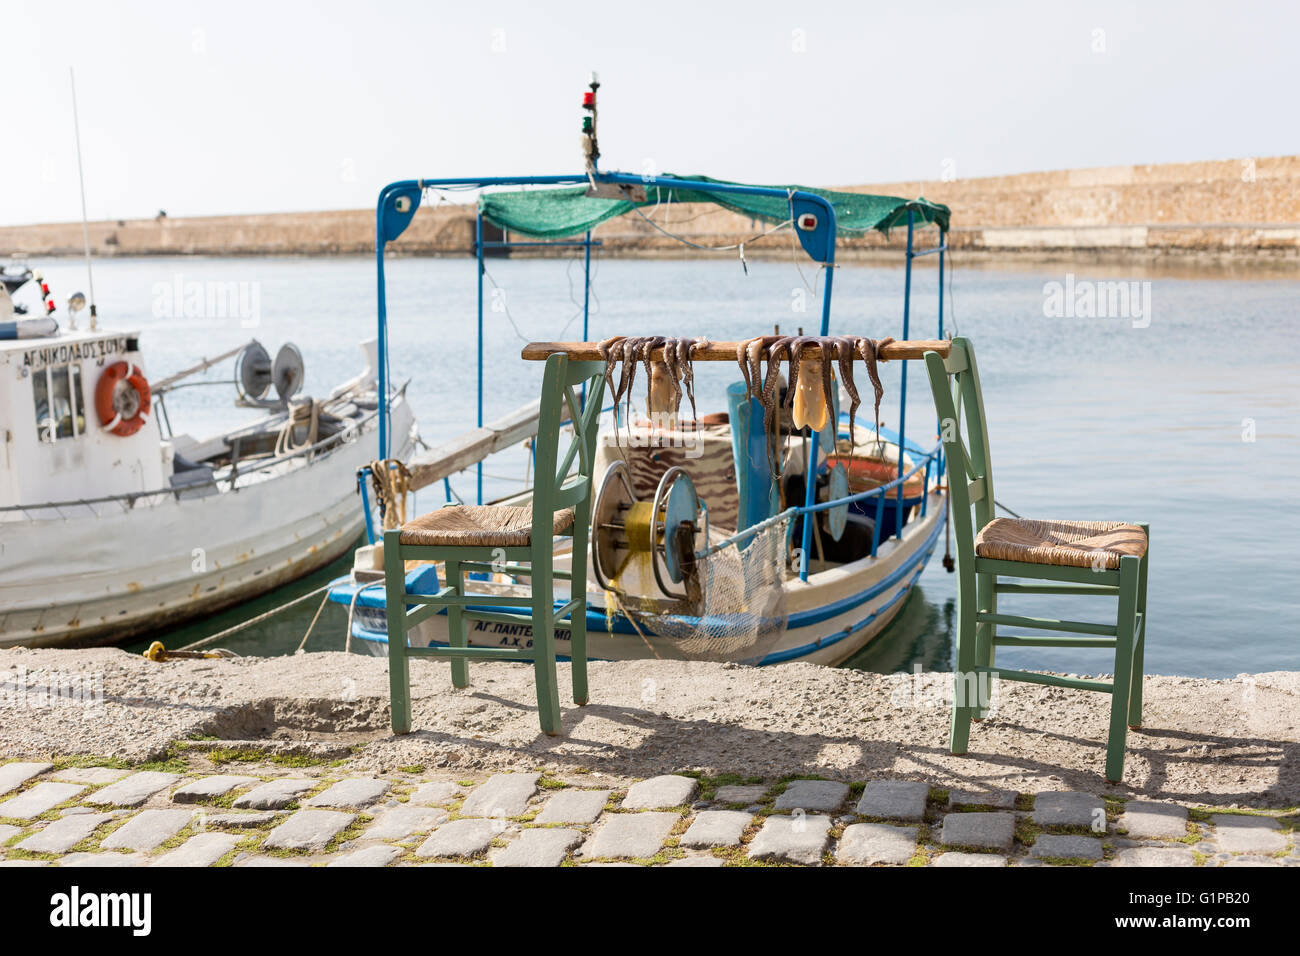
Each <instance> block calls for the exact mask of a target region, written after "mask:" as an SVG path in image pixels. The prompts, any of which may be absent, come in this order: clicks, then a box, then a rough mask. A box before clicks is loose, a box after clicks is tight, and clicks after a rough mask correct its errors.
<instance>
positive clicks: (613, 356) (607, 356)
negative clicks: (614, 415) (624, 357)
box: [596, 335, 626, 405]
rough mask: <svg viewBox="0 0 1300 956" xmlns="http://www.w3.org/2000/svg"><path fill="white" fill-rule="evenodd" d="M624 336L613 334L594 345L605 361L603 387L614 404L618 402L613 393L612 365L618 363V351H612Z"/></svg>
mask: <svg viewBox="0 0 1300 956" xmlns="http://www.w3.org/2000/svg"><path fill="white" fill-rule="evenodd" d="M625 338H626V336H624V335H615V336H611V337H610V338H607V339H604V340H603V341H601V342H599V343H597V345H596V348H597V349H598V350H599V351H600V357H601V359H603V360H604V362H605V388H606V390H607V391H608V392H609V394H610V396H611V398H612V399H613V401H614V404H615V405H617V404H618V396H617V395H615V394H614V366H615V365H617V364H618V356H619V353H618V352H616V351H614V347H615V346H616V345H618V343H619V342H622V341H623V339H625Z"/></svg>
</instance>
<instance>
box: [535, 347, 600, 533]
mask: <svg viewBox="0 0 1300 956" xmlns="http://www.w3.org/2000/svg"><path fill="white" fill-rule="evenodd" d="M584 385H585V386H586V404H585V405H584V404H583V398H582V394H583V386H584ZM604 390H605V364H604V363H603V362H575V361H573V360H572V359H570V358H569V357H568V356H567V355H563V354H559V353H557V354H555V355H552V356H550V357H549V358H548V359H547V360H546V370H545V372H544V373H543V375H542V401H541V409H540V411H539V413H538V420H537V445H536V452H535V456H534V475H535V477H534V478H533V540H534V541H549V540H550V539H551V535H552V530H551V529H552V523H551V522H552V516H553V515H554V514H555V512H557V511H560V510H562V509H564V508H574V509H575V510H577V509H579V508H585V507H587V506H588V503H589V501H590V499H591V491H592V470H593V468H594V463H595V458H596V433H597V431H598V430H599V426H600V406H601V400H602V398H603V397H604ZM566 419H568V420H570V421H571V423H572V428H573V435H572V437H571V439H570V441H569V443H568V446H567V448H566V450H565V452H564V454H563V456H561V454H560V442H561V440H562V438H563V437H564V422H565V420H566ZM575 461H576V462H577V464H578V470H577V473H576V474H573V475H570V473H569V472H570V470H571V469H572V468H573V465H574V462H575ZM566 479H567V480H566Z"/></svg>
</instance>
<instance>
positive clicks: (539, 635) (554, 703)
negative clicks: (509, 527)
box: [532, 541, 560, 737]
mask: <svg viewBox="0 0 1300 956" xmlns="http://www.w3.org/2000/svg"><path fill="white" fill-rule="evenodd" d="M550 546H551V543H550V542H549V541H547V542H545V544H543V545H542V547H547V548H549V547H550ZM534 550H535V551H536V549H534ZM536 557H537V555H536V554H534V561H533V566H532V569H533V582H532V583H533V680H534V682H535V683H536V684H537V716H538V719H539V720H540V721H541V724H542V732H543V733H546V734H549V735H550V736H552V737H554V736H556V735H557V734H559V732H560V687H559V680H558V678H557V675H556V673H555V588H554V578H552V576H551V556H550V554H546V555H545V556H544V557H543V559H542V560H541V561H538V560H536Z"/></svg>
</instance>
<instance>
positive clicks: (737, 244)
mask: <svg viewBox="0 0 1300 956" xmlns="http://www.w3.org/2000/svg"><path fill="white" fill-rule="evenodd" d="M632 211H633V212H634V213H636V214H637V215H638V216H640V217H641V218H642V219H644V220H645V221H646V222H648V223H650V225H651V226H653V227H654V228H655V229H658V230H659V231H660V232H662V233H663V234H664V235H665V236H667V237H668V238H669V239H673V240H676V241H677V242H680V243H681V244H682V245H684V246H690V247H691V248H692V249H700V250H702V251H704V252H733V251H735V250H736V249H739V248H741V247H742V246H743V245H745V243H747V242H754V241H755V240H757V239H762V238H763V237H764V236H770V235H771V234H772V233H774V232H776V231H777V230H779V229H784V228H785V227H786V226H791V225H794V221H793V220H791V219H786V220H785V221H784V222H778V223H777V224H776V225H775V226H773V227H772V228H771V229H765V230H764V231H763V232H760V233H758V234H757V235H754V236H750V237H749V238H748V239H745V240H743V241H741V242H733V243H732V244H731V245H729V246H705V245H701V244H700V243H698V242H691V240H689V239H687V238H685V237H684V236H679V235H677V234H676V233H672V232H669V231H668V230H667V229H665V228H664V227H663V226H661V225H659V223H657V222H655V221H654V220H653V219H651V218H650V217H649V216H647V215H646V214H645V213H643V212H642V211H641V207H639V206H633V207H632Z"/></svg>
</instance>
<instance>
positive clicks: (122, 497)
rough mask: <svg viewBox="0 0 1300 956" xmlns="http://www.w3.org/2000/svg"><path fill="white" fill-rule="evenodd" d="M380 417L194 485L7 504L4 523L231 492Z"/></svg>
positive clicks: (0, 510) (0, 513)
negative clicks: (48, 514)
mask: <svg viewBox="0 0 1300 956" xmlns="http://www.w3.org/2000/svg"><path fill="white" fill-rule="evenodd" d="M378 416H379V411H378V409H376V410H375V411H372V412H369V413H368V414H366V415H364V416H362V417H360V418H356V419H352V420H350V421H349V422H348V424H347V425H346V426H345V427H344V428H343V429H341V430H340V431H337V432H335V433H334V434H333V435H328V436H326V437H325V438H322V439H321V440H320V441H317V442H314V443H312V444H310V445H306V446H304V447H302V448H299V449H296V450H294V451H291V452H289V453H288V454H284V455H280V456H278V457H275V458H268V459H266V460H265V461H264V462H262V463H261V464H258V465H253V466H251V467H248V468H244V469H235V470H233V471H232V473H231V474H228V475H221V476H217V475H213V477H212V478H210V479H209V480H207V481H196V482H194V483H193V484H190V485H183V486H181V487H179V488H172V487H168V488H156V489H154V490H152V491H126V492H121V493H119V494H116V495H103V496H101V497H97V498H74V499H69V500H66V501H46V502H42V503H40V504H31V505H4V506H0V522H3V521H10V520H14V517H15V516H16V517H18V518H29V517H31V513H32V512H40V511H54V512H56V513H57V514H58V516H59V517H60V518H67V517H70V516H69V515H67V514H65V513H64V510H63V509H65V508H67V509H71V508H88V509H89V510H90V511H92V512H94V513H95V514H98V511H96V509H95V506H96V505H103V504H109V503H115V504H118V505H120V506H121V507H122V508H123V509H125V510H130V509H131V508H134V507H135V506H136V503H137V502H140V501H147V500H149V499H153V498H158V499H161V498H165V497H166V496H168V495H170V496H172V497H174V498H175V499H176V500H177V501H179V500H180V499H181V498H184V497H193V496H194V493H195V492H197V491H203V490H204V489H209V488H211V489H216V490H217V491H218V492H219V491H220V489H221V486H222V485H226V486H227V490H228V491H234V490H235V488H236V482H237V481H239V480H241V479H243V480H245V481H246V480H247V479H248V478H249V477H251V476H253V475H257V474H259V473H265V472H269V471H271V470H272V469H275V468H278V467H279V466H281V465H283V464H285V463H286V462H289V461H292V460H294V459H296V458H303V457H306V458H307V460H308V464H310V463H311V462H312V461H313V460H314V459H315V458H316V456H317V455H319V454H320V453H321V452H322V451H328V450H330V448H332V447H333V446H336V445H343V444H346V443H348V442H350V441H352V440H354V439H355V437H356V435H357V433H359V432H360V431H361V429H362V428H363V427H364V426H365V425H366V424H367V423H368V422H370V421H372V420H374V419H376V418H378ZM155 503H156V502H155Z"/></svg>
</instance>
